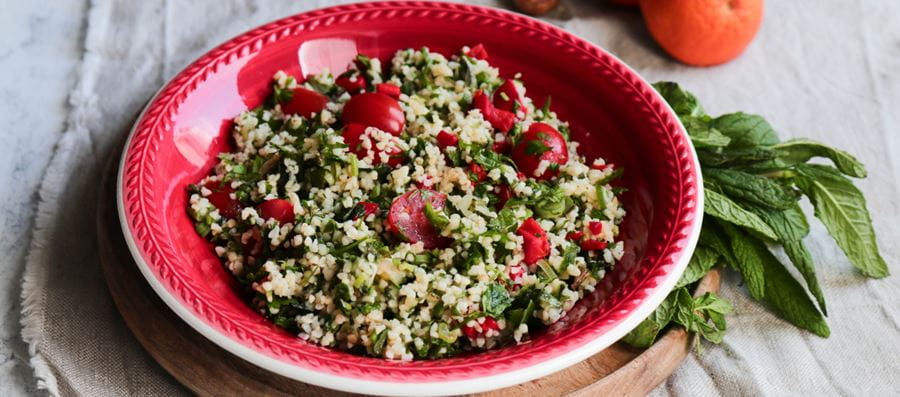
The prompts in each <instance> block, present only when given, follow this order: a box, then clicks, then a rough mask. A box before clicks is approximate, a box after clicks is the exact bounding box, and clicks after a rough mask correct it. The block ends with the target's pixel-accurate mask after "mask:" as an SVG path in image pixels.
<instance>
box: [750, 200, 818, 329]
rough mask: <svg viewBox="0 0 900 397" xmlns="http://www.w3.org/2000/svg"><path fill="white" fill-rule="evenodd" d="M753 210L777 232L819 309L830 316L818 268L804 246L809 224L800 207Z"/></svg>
mask: <svg viewBox="0 0 900 397" xmlns="http://www.w3.org/2000/svg"><path fill="white" fill-rule="evenodd" d="M751 210H752V211H753V212H754V213H756V214H757V215H759V217H760V218H762V219H763V220H764V221H766V223H768V224H769V226H771V227H772V230H774V231H775V234H777V235H778V239H779V240H781V244H782V246H783V247H784V252H785V254H787V256H788V258H789V259H790V260H791V263H793V264H794V267H795V268H796V269H797V271H799V272H800V275H802V276H803V280H804V281H806V287H807V289H808V290H809V292H810V293H811V294H812V295H813V297H815V298H816V302H817V303H818V305H819V309H820V310H821V311H822V313H824V314H825V315H828V311H827V309H826V306H825V296H824V294H823V293H822V289H821V288H820V287H819V281H818V280H817V279H816V268H815V267H814V266H813V260H812V255H810V253H809V250H807V249H806V245H804V244H803V238H804V237H806V235H808V234H809V223H807V222H806V215H804V214H803V210H801V209H800V205H799V204H798V203H794V205H793V206H791V207H790V208H788V209H786V210H782V211H773V210H767V209H763V208H751Z"/></svg>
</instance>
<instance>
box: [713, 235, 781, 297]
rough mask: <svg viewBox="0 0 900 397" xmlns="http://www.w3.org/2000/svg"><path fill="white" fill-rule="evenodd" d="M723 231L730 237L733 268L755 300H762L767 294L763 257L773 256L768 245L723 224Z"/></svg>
mask: <svg viewBox="0 0 900 397" xmlns="http://www.w3.org/2000/svg"><path fill="white" fill-rule="evenodd" d="M722 229H724V230H725V234H726V235H728V240H729V241H730V243H731V251H732V253H733V255H734V260H735V261H734V263H732V266H734V267H735V269H737V271H738V272H740V273H741V276H742V277H743V278H744V281H745V282H746V283H747V289H748V290H749V291H750V296H752V297H753V299H756V300H760V299H762V298H763V297H764V296H765V294H766V274H765V270H764V269H763V257H764V256H765V254H769V255H771V253H770V252H769V249H768V248H766V245H765V244H764V243H763V242H762V241H760V240H759V239H756V238H754V237H753V236H750V235H748V234H744V233H742V232H741V230H740V229H738V228H736V227H734V226H732V225H729V224H726V223H723V224H722Z"/></svg>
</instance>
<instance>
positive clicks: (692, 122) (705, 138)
mask: <svg viewBox="0 0 900 397" xmlns="http://www.w3.org/2000/svg"><path fill="white" fill-rule="evenodd" d="M708 118H709V117H703V118H700V117H691V116H682V117H681V123H682V124H684V128H685V129H686V130H687V132H688V135H690V137H691V143H693V144H694V147H695V148H697V149H703V148H717V147H725V146H728V144H729V143H730V142H731V138H729V137H727V136H725V135H723V134H722V133H721V132H719V130H717V129H715V128H712V127H711V126H710V125H709V120H707V119H708Z"/></svg>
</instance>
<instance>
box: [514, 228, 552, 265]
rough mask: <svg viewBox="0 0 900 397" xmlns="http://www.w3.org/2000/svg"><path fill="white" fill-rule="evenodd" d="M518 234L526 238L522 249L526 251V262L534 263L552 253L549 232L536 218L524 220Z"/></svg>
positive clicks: (517, 231)
mask: <svg viewBox="0 0 900 397" xmlns="http://www.w3.org/2000/svg"><path fill="white" fill-rule="evenodd" d="M516 234H518V235H520V236H522V239H523V240H524V242H523V244H522V251H524V253H525V260H524V262H525V264H527V265H529V266H530V265H533V264H535V263H538V261H540V260H541V259H544V258H546V257H547V255H550V240H548V239H547V233H546V232H544V229H543V228H541V225H540V224H539V223H538V222H537V221H536V220H534V218H528V219H526V220H525V222H522V225H520V226H519V229H518V230H516Z"/></svg>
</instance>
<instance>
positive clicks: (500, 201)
mask: <svg viewBox="0 0 900 397" xmlns="http://www.w3.org/2000/svg"><path fill="white" fill-rule="evenodd" d="M496 194H497V205H496V207H495V208H496V209H497V210H498V211H499V210H501V209H503V206H504V205H506V202H507V201H509V199H511V198H513V197H515V196H516V194H515V193H513V190H512V189H511V188H510V187H509V185H507V184H505V183H504V184H502V185H499V186H497V190H496Z"/></svg>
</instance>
